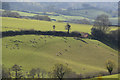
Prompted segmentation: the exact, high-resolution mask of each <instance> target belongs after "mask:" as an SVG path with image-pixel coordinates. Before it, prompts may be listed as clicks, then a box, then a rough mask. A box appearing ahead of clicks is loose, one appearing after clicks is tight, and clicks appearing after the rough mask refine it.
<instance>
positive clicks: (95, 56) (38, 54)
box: [2, 35, 118, 74]
mask: <svg viewBox="0 0 120 80" xmlns="http://www.w3.org/2000/svg"><path fill="white" fill-rule="evenodd" d="M2 40H3V41H2V52H3V54H2V61H3V64H4V65H5V66H6V67H11V66H12V65H14V64H19V65H21V66H23V70H24V71H28V70H30V69H31V68H37V67H39V68H41V69H45V70H46V71H49V70H50V69H51V68H52V67H53V65H54V64H55V63H62V64H68V66H69V67H70V68H71V69H72V70H73V71H75V72H77V73H79V74H80V73H81V74H85V73H93V74H95V73H99V72H107V70H106V68H105V63H106V60H108V59H112V60H114V61H115V63H116V65H117V61H118V60H117V57H118V56H117V51H114V50H113V49H111V48H110V47H108V46H106V45H105V44H103V43H101V42H99V41H96V40H90V39H83V40H84V42H83V41H82V40H76V39H74V38H73V37H71V38H70V37H67V38H66V37H53V36H43V35H40V36H35V35H23V36H14V37H5V38H3V39H2Z"/></svg>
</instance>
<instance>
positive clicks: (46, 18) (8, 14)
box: [0, 11, 51, 21]
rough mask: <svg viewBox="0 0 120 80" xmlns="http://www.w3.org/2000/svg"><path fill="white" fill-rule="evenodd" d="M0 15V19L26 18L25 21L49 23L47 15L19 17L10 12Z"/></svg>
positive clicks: (3, 12) (15, 13)
mask: <svg viewBox="0 0 120 80" xmlns="http://www.w3.org/2000/svg"><path fill="white" fill-rule="evenodd" d="M0 15H1V16H2V17H13V18H26V19H35V20H45V21H51V19H50V18H49V17H48V16H47V15H42V16H41V15H35V16H21V15H20V14H19V13H17V12H11V11H2V12H1V13H0Z"/></svg>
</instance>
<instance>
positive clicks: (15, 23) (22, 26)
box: [2, 17, 92, 33]
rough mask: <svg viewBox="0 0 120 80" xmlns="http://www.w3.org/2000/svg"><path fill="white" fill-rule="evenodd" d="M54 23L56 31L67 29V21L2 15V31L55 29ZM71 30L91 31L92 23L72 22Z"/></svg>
mask: <svg viewBox="0 0 120 80" xmlns="http://www.w3.org/2000/svg"><path fill="white" fill-rule="evenodd" d="M53 25H55V26H56V28H55V30H56V31H66V30H65V26H66V23H59V22H51V21H40V20H31V19H19V18H8V17H2V31H9V30H12V31H15V30H18V31H19V30H31V29H34V30H41V31H53ZM70 25H71V30H70V31H79V32H87V33H90V32H91V28H92V25H84V24H70Z"/></svg>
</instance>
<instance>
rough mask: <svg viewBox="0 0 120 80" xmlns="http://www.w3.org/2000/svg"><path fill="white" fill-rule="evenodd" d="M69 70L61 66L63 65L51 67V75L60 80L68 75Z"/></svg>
mask: <svg viewBox="0 0 120 80" xmlns="http://www.w3.org/2000/svg"><path fill="white" fill-rule="evenodd" d="M69 72H70V69H69V68H68V66H66V65H63V64H55V66H54V67H53V71H52V75H53V77H55V78H58V79H59V80H62V79H63V77H64V75H65V74H67V73H69Z"/></svg>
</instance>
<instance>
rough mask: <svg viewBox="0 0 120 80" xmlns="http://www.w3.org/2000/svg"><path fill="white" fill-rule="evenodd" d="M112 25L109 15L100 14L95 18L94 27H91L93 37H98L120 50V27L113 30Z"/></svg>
mask: <svg viewBox="0 0 120 80" xmlns="http://www.w3.org/2000/svg"><path fill="white" fill-rule="evenodd" d="M110 25H111V22H110V20H109V17H108V16H107V15H105V14H102V15H99V16H98V17H97V18H96V19H95V22H94V25H93V28H92V29H91V34H92V38H93V39H97V40H99V41H101V42H103V43H105V44H106V45H108V46H110V47H112V48H114V49H116V50H120V43H119V39H120V36H119V34H120V29H119V28H118V29H116V30H111V29H112V27H111V26H110Z"/></svg>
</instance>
